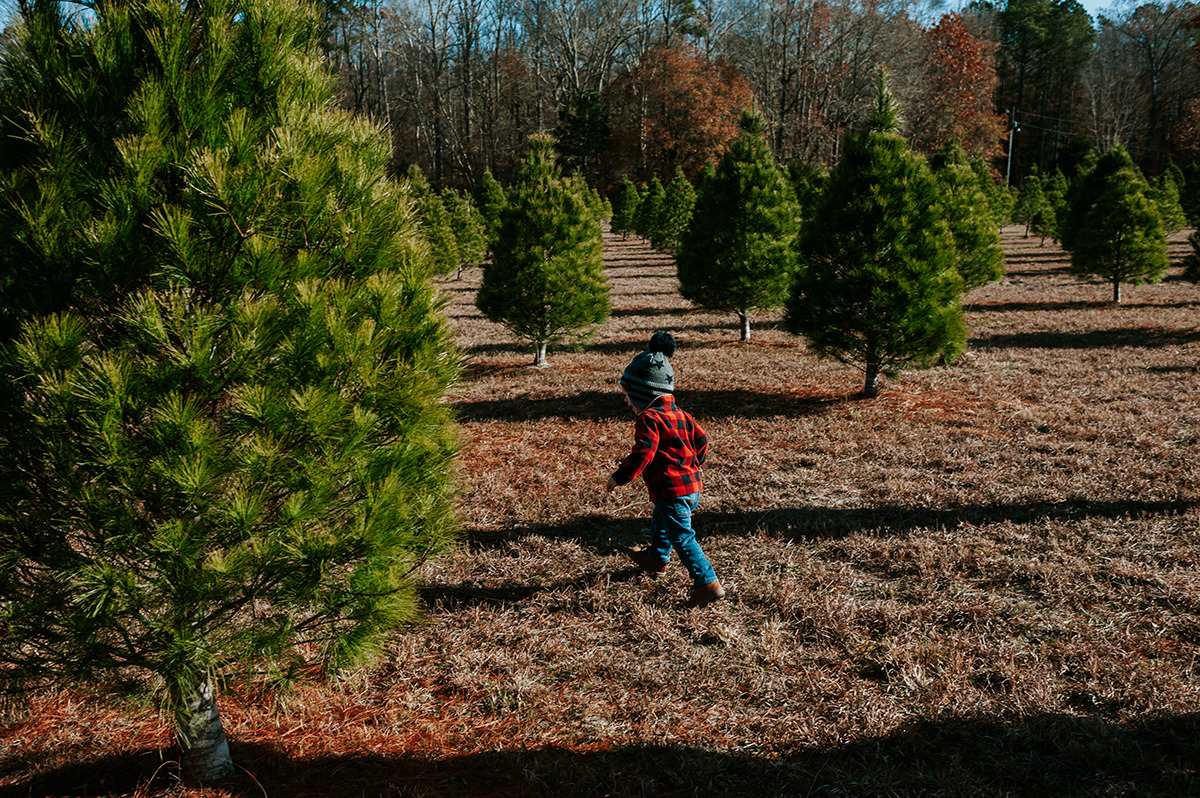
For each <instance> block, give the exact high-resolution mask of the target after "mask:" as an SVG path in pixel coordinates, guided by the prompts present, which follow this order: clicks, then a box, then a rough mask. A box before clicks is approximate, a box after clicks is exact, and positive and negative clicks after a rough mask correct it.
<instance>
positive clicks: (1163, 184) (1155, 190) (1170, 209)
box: [1150, 171, 1187, 235]
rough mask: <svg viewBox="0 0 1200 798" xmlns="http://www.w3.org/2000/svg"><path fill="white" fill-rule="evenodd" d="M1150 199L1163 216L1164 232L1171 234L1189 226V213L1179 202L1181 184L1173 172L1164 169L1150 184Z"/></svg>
mask: <svg viewBox="0 0 1200 798" xmlns="http://www.w3.org/2000/svg"><path fill="white" fill-rule="evenodd" d="M1150 199H1152V200H1154V207H1156V208H1158V215H1159V216H1161V217H1162V225H1163V233H1165V234H1166V235H1171V234H1172V233H1178V232H1179V231H1180V230H1182V229H1183V228H1185V227H1187V215H1186V214H1185V213H1184V212H1183V205H1181V204H1180V202H1179V184H1178V183H1176V182H1175V175H1174V174H1173V173H1172V172H1170V171H1164V172H1163V173H1162V174H1161V175H1159V176H1158V178H1157V179H1155V180H1154V182H1152V183H1151V184H1150Z"/></svg>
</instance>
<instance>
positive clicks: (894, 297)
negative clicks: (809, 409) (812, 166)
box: [784, 73, 966, 397]
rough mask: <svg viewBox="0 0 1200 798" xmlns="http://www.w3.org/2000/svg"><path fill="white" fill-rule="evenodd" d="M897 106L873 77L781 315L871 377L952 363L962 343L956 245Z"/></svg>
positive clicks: (807, 234)
mask: <svg viewBox="0 0 1200 798" xmlns="http://www.w3.org/2000/svg"><path fill="white" fill-rule="evenodd" d="M898 127H899V109H898V107H897V105H896V103H895V100H894V99H893V98H892V96H891V94H890V92H888V90H887V82H886V78H885V77H884V76H883V74H882V73H881V74H880V75H879V77H878V84H877V95H876V101H875V106H874V109H873V111H872V114H871V117H870V119H869V121H868V124H867V126H866V128H865V129H864V130H862V131H860V132H857V133H853V134H849V135H847V137H846V139H845V142H844V145H843V147H842V152H843V154H842V159H841V161H839V162H838V164H837V166H836V167H835V168H834V170H833V173H832V174H831V176H830V180H829V186H828V187H827V188H826V190H825V193H824V194H823V195H822V198H821V202H820V204H819V205H818V206H817V209H816V212H815V213H814V214H813V216H812V217H811V218H810V219H808V220H806V222H805V225H804V229H803V233H802V236H801V241H800V248H799V261H800V268H799V271H798V272H797V277H796V281H795V286H794V288H793V291H792V296H791V299H790V300H789V301H788V304H787V312H786V316H785V318H784V323H785V324H786V326H787V328H788V330H790V331H791V332H793V333H797V334H800V335H804V336H805V337H806V338H808V340H809V342H810V343H811V345H812V346H813V348H814V349H815V351H816V352H817V353H818V354H819V355H821V356H825V357H833V358H836V359H838V360H841V361H842V362H844V363H847V364H850V365H853V366H856V367H858V368H861V369H862V370H863V372H864V373H865V377H866V379H865V383H864V386H863V394H864V395H865V396H868V397H872V396H877V395H878V393H879V383H880V377H881V375H892V374H895V373H897V372H898V371H899V370H900V369H902V368H910V367H920V366H928V365H931V364H933V363H936V362H938V361H940V360H949V361H952V360H953V359H954V358H956V357H957V356H958V354H959V353H960V352H961V351H962V349H963V347H964V345H965V341H966V327H965V325H964V324H963V316H962V306H961V304H960V299H961V295H962V279H961V278H960V277H959V275H958V272H957V270H956V269H955V258H956V255H957V250H956V248H955V244H954V237H953V235H952V234H951V232H950V228H949V225H948V224H947V223H946V220H945V218H944V216H943V212H942V205H941V202H940V201H939V198H938V187H937V184H936V182H935V181H934V178H933V175H932V174H931V173H930V171H929V168H928V166H927V165H926V163H925V161H924V159H922V158H920V157H919V156H917V155H915V154H914V153H912V152H911V151H910V150H909V149H908V146H907V144H906V143H905V141H904V139H902V138H901V137H900V136H899V134H898V133H897V130H898Z"/></svg>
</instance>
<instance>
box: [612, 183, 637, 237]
mask: <svg viewBox="0 0 1200 798" xmlns="http://www.w3.org/2000/svg"><path fill="white" fill-rule="evenodd" d="M639 201H640V198H639V197H638V190H637V186H635V185H634V184H633V181H632V180H630V179H629V178H628V177H623V178H621V182H620V183H618V184H617V190H616V192H614V194H613V199H612V230H613V232H614V233H620V234H621V238H622V240H624V239H626V238H628V237H629V234H630V233H631V232H635V230H634V228H635V224H634V219H636V218H637V207H638V202H639Z"/></svg>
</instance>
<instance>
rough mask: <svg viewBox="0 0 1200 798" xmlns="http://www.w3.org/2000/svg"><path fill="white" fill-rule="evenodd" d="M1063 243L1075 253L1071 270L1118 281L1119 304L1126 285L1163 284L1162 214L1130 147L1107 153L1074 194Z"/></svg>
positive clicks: (1115, 284)
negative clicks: (1130, 156) (1134, 161)
mask: <svg viewBox="0 0 1200 798" xmlns="http://www.w3.org/2000/svg"><path fill="white" fill-rule="evenodd" d="M1063 245H1064V246H1066V247H1067V249H1068V250H1069V251H1070V253H1071V273H1072V274H1074V275H1075V276H1076V277H1079V278H1081V279H1087V278H1091V277H1100V278H1102V279H1104V280H1107V281H1108V282H1110V283H1112V287H1113V302H1117V303H1119V302H1120V301H1121V285H1122V284H1123V283H1129V284H1131V285H1141V284H1142V283H1145V282H1158V281H1159V280H1161V279H1162V278H1163V276H1164V275H1165V274H1166V272H1167V266H1168V261H1167V239H1166V236H1165V235H1164V234H1163V229H1162V218H1161V217H1160V216H1159V214H1158V208H1156V207H1155V205H1154V200H1152V199H1151V198H1150V189H1149V186H1148V185H1146V179H1145V178H1144V177H1142V173H1141V171H1140V170H1138V168H1137V167H1136V166H1134V164H1133V161H1132V160H1130V158H1129V155H1128V153H1126V152H1125V148H1124V147H1121V146H1120V145H1117V146H1115V147H1113V148H1112V149H1111V150H1109V151H1108V152H1107V153H1105V154H1104V155H1103V156H1102V157H1101V158H1100V160H1099V161H1097V163H1096V167H1095V168H1094V169H1092V170H1091V171H1090V172H1088V173H1087V174H1086V175H1084V176H1083V177H1082V179H1081V182H1080V185H1079V188H1078V190H1076V191H1074V192H1072V196H1071V203H1070V207H1069V209H1068V211H1067V216H1066V224H1065V225H1064V228H1063Z"/></svg>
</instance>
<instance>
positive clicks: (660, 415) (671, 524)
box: [607, 332, 725, 607]
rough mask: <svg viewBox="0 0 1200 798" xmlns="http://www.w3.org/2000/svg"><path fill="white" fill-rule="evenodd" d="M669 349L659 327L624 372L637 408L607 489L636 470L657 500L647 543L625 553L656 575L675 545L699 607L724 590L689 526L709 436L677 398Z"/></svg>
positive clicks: (670, 341) (671, 342) (629, 400)
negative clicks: (627, 447)
mask: <svg viewBox="0 0 1200 798" xmlns="http://www.w3.org/2000/svg"><path fill="white" fill-rule="evenodd" d="M674 353H675V339H674V338H672V337H671V335H670V333H665V332H656V333H655V334H654V337H653V338H651V339H650V348H649V349H648V350H647V351H645V352H642V353H641V354H639V355H637V356H636V357H634V359H633V360H632V361H631V362H630V363H629V365H628V366H627V367H626V368H625V371H624V373H623V374H621V388H622V389H623V390H624V391H625V403H626V404H627V405H629V407H630V408H632V409H633V412H634V416H635V420H634V430H633V451H632V452H631V453H630V454H629V456H628V457H626V458H625V459H624V461H622V463H621V465H620V466H619V467H618V468H617V470H616V472H614V473H613V475H612V476H611V477H609V478H608V485H607V490H608V492H609V493H612V492H613V491H614V490H615V489H616V488H617V487H618V486H620V485H626V484H628V483H630V482H632V481H633V480H635V479H637V477H638V475H639V474H640V475H641V477H642V479H643V480H644V481H645V483H646V489H647V490H648V491H649V493H650V501H652V502H654V513H653V515H652V516H651V518H650V545H649V546H647V547H645V548H635V549H632V550H631V551H630V552H629V556H630V558H631V559H632V560H633V561H634V562H635V563H637V565H638V567H640V568H641V569H642V570H643V571H646V572H647V573H649V574H651V575H652V576H657V575H658V574H660V573H662V572H663V571H664V570H666V567H667V563H668V562H670V559H671V548H672V547H674V549H675V551H677V552H678V553H679V559H680V561H681V562H682V563H683V565H684V567H686V568H687V569H688V573H690V574H691V576H692V590H691V593H690V594H689V596H688V606H691V607H699V606H703V605H705V604H710V603H712V602H714V601H717V600H719V599H722V598H724V597H725V591H724V589H722V588H721V583H720V582H719V581H717V575H716V572H715V571H713V567H712V565H711V564H709V562H708V558H707V557H705V556H704V551H703V549H701V548H700V544H699V543H697V542H696V533H695V532H694V531H693V530H692V511H693V510H695V509H696V504H697V503H698V502H699V501H700V490H701V487H702V486H701V480H700V467H701V466H702V465H704V460H705V458H706V456H707V454H708V438H707V436H705V434H704V430H703V429H701V428H700V425H699V424H697V423H696V420H695V419H694V418H692V416H691V414H689V413H687V412H686V411H684V410H681V409H680V408H679V407H678V406H676V404H675V396H674V391H675V372H674V370H673V369H672V368H671V361H670V357H671V355H673V354H674Z"/></svg>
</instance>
